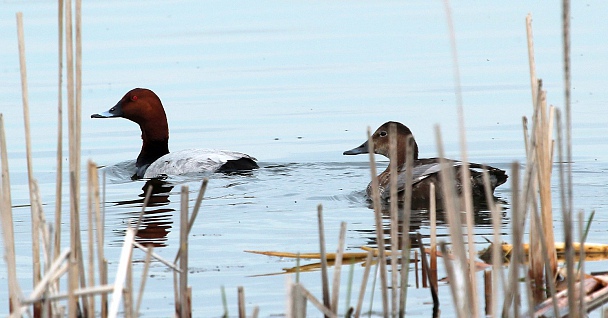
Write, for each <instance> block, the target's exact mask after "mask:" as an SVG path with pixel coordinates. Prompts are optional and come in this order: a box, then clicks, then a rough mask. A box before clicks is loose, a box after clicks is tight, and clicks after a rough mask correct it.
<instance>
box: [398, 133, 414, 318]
mask: <svg viewBox="0 0 608 318" xmlns="http://www.w3.org/2000/svg"><path fill="white" fill-rule="evenodd" d="M413 144H414V139H413V137H412V136H408V137H407V139H406V140H405V151H406V156H405V194H404V202H403V224H402V228H403V229H402V231H401V232H402V234H401V284H400V286H399V290H400V297H399V317H404V316H405V305H406V302H407V284H408V280H409V269H410V217H411V212H412V209H411V207H412V173H413V172H412V171H413V170H414V168H413V166H414V152H413Z"/></svg>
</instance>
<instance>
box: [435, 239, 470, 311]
mask: <svg viewBox="0 0 608 318" xmlns="http://www.w3.org/2000/svg"><path fill="white" fill-rule="evenodd" d="M439 250H440V251H441V253H442V254H443V255H448V253H449V251H448V247H447V243H446V242H444V241H440V242H439ZM443 262H444V263H445V270H446V272H447V274H448V278H449V279H450V284H449V285H450V290H451V291H452V299H453V301H454V307H456V316H457V317H459V318H464V317H467V318H468V317H472V316H470V315H467V313H465V312H466V310H465V308H463V307H462V306H459V305H458V303H457V301H459V297H457V296H456V295H457V293H459V292H460V291H459V290H458V286H457V285H456V284H454V278H455V277H456V275H458V274H456V271H455V270H454V264H453V263H452V261H451V260H450V259H449V258H447V257H444V258H443ZM460 275H462V274H460ZM465 298H466V297H465Z"/></svg>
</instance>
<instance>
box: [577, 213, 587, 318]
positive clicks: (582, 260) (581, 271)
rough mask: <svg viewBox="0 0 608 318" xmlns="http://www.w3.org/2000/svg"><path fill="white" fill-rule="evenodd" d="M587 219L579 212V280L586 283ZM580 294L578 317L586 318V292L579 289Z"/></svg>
mask: <svg viewBox="0 0 608 318" xmlns="http://www.w3.org/2000/svg"><path fill="white" fill-rule="evenodd" d="M584 224H585V218H584V214H583V211H579V212H578V234H579V242H580V254H579V263H578V264H579V266H578V273H577V276H578V277H577V278H578V281H579V282H581V283H582V282H584V281H585V230H584ZM579 291H580V294H579V298H578V304H579V306H578V309H579V311H578V313H577V315H578V317H585V313H586V312H587V303H586V302H585V296H586V294H585V291H584V290H583V288H580V289H579Z"/></svg>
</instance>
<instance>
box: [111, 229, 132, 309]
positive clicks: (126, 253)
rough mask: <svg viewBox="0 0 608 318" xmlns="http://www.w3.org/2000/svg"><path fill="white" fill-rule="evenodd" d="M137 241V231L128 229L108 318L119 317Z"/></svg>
mask: <svg viewBox="0 0 608 318" xmlns="http://www.w3.org/2000/svg"><path fill="white" fill-rule="evenodd" d="M134 241H135V230H134V229H133V228H131V227H130V226H129V227H128V228H127V230H126V233H125V241H124V243H123V245H122V249H121V251H120V261H119V263H118V269H117V271H116V278H115V279H114V289H113V293H112V303H111V304H110V309H109V311H108V318H116V317H117V316H118V309H119V306H120V300H121V299H122V290H123V286H124V284H125V279H126V277H127V270H128V266H129V263H131V255H132V252H133V242H134Z"/></svg>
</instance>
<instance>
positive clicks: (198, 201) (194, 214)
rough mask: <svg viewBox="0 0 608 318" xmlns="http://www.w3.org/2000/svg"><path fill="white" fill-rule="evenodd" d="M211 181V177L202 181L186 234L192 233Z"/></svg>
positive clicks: (178, 253)
mask: <svg viewBox="0 0 608 318" xmlns="http://www.w3.org/2000/svg"><path fill="white" fill-rule="evenodd" d="M208 183H209V178H204V179H203V182H202V183H201V187H200V189H199V191H198V196H197V197H196V201H195V202H194V208H192V215H191V216H190V220H189V221H188V232H187V234H186V235H190V231H191V230H192V226H194V221H196V217H197V216H198V212H199V210H200V208H201V203H202V201H203V197H204V196H205V191H207V184H208ZM180 253H181V249H180V250H178V251H177V254H176V255H175V260H174V261H173V262H174V263H177V260H178V259H179V257H180V255H181V254H180Z"/></svg>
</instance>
